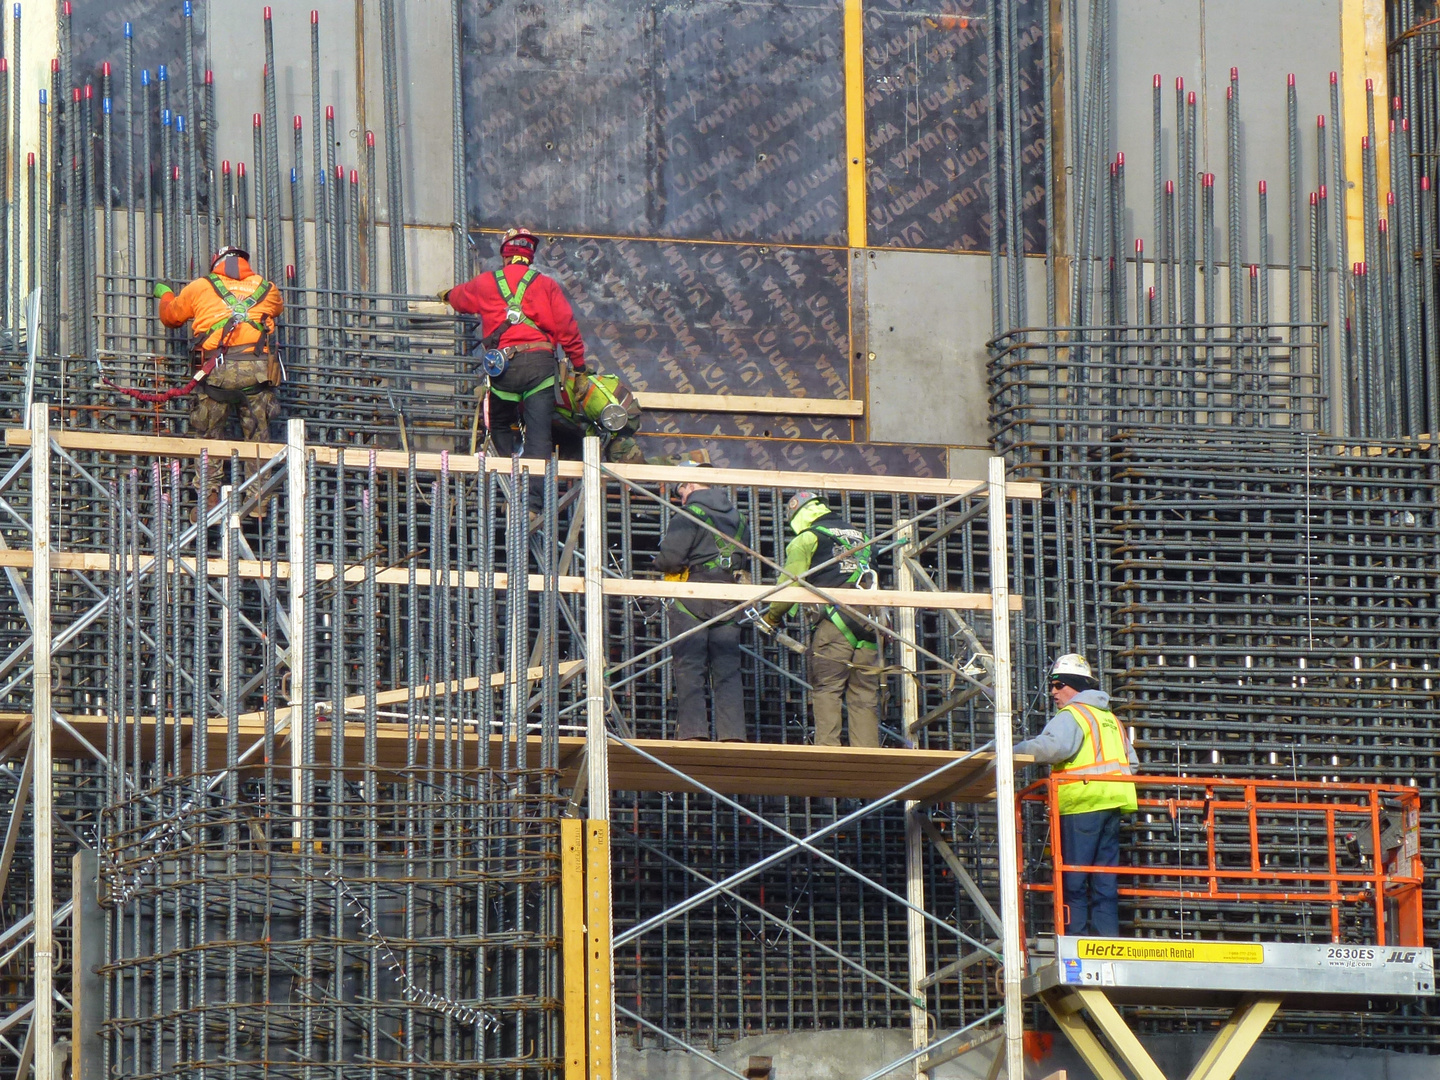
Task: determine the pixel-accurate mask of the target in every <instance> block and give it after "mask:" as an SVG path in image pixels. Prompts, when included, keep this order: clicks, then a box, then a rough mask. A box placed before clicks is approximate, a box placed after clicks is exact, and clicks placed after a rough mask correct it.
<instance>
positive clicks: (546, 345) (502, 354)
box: [480, 266, 555, 426]
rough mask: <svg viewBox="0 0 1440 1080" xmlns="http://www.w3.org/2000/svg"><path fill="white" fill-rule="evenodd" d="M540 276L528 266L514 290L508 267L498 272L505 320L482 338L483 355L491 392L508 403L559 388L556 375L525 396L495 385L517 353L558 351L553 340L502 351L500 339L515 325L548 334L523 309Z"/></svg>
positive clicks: (511, 346)
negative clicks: (508, 274)
mask: <svg viewBox="0 0 1440 1080" xmlns="http://www.w3.org/2000/svg"><path fill="white" fill-rule="evenodd" d="M539 274H540V271H538V270H536V269H535V268H534V267H533V266H530V267H526V269H525V273H523V274H522V275H520V280H519V281H518V282H516V283H515V288H514V290H511V288H510V282H509V280H507V279H506V277H505V270H504V268H503V267H502V268H501V269H499V270H496V271H495V285H496V287H497V288H499V290H500V299H502V300H504V301H505V321H504V322H502V323H501V324H500V325H499V326H497V327H496V328H495V329H494V330H492V331H491V332H490V333H489V334H486V335H485V337H484V338H483V339H481V341H480V355H481V363H482V364H483V366H484V368H485V374H486V375H487V376H489V377H490V379H491V380H492V382H491V385H490V388H489V389H490V392H491V393H492V394H494V395H495V396H496V397H498V398H501V399H502V400H504V401H516V402H518V401H524V400H525V399H526V398H528V397H532V396H533V395H535V394H538V393H539V392H540V391H542V390H549V389H551V388H552V387H554V385H555V376H553V375H551V376H550V377H549V378H547V379H545V380H544V381H543V382H541V383H539V384H538V385H536V386H532V387H531V388H530V389H529V390H526V391H524V392H523V393H517V392H515V391H511V390H501V389H500V388H499V387H498V386H495V385H494V382H493V380H495V379H498V378H499V377H500V376H501V375H503V374H505V369H506V368H507V367H508V366H509V365H510V361H511V360H512V359H514V358H515V356H516V354H517V353H522V352H537V351H540V350H542V349H543V350H545V351H547V352H554V351H555V346H554V344H553V343H551V342H550V341H543V342H541V341H537V342H531V343H526V344H524V345H507V346H506V347H505V348H503V349H501V348H498V346H499V344H500V339H501V338H502V337H503V336H504V334H505V331H506V330H509V329H510V327H512V326H529V327H532V328H533V329H535V330H537V331H539V332H540V333H542V334H543V333H545V331H543V330H541V329H540V327H539V325H538V324H537V323H536V322H535V320H534V319H532V318H530V316H529V315H526V314H525V312H524V310H523V309H522V308H521V304H523V303H524V302H525V292H526V290H527V289H529V288H530V283H531V282H532V281H534V280H535V279H536V277H538V276H539ZM486 419H487V422H488V419H489V417H486ZM487 426H488V423H487Z"/></svg>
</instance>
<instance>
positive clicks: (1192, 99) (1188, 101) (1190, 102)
mask: <svg viewBox="0 0 1440 1080" xmlns="http://www.w3.org/2000/svg"><path fill="white" fill-rule="evenodd" d="M1185 104H1186V105H1194V104H1195V91H1194V90H1191V91H1190V96H1189V97H1187V98H1186V99H1185Z"/></svg>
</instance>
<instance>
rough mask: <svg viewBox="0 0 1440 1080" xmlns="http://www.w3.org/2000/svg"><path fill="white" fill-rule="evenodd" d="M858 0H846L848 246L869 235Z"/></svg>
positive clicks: (862, 26)
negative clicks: (867, 227) (867, 226)
mask: <svg viewBox="0 0 1440 1080" xmlns="http://www.w3.org/2000/svg"><path fill="white" fill-rule="evenodd" d="M863 14H864V13H863V11H862V9H861V6H860V0H845V166H846V168H845V172H846V190H847V192H848V201H849V211H850V214H849V221H850V228H849V233H850V246H851V247H852V248H858V247H864V246H865V242H866V240H867V238H868V233H867V229H866V216H867V211H866V207H865V190H866V189H865V20H864V18H863Z"/></svg>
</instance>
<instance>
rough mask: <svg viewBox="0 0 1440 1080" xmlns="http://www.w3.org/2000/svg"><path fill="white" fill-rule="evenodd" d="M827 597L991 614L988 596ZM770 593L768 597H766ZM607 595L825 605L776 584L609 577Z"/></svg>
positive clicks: (1014, 602)
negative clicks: (777, 588) (987, 612)
mask: <svg viewBox="0 0 1440 1080" xmlns="http://www.w3.org/2000/svg"><path fill="white" fill-rule="evenodd" d="M825 593H826V595H827V596H832V597H834V598H835V599H836V600H837V601H839V602H840V603H844V604H854V605H856V606H877V607H903V608H922V609H926V610H935V611H939V610H952V611H989V610H990V594H989V593H955V592H951V593H936V592H919V591H901V590H899V589H826V590H825ZM767 594H768V595H767ZM605 595H606V596H654V597H660V598H663V599H681V600H684V599H690V598H694V599H705V600H729V601H730V602H731V603H739V602H741V601H742V600H757V599H759V598H760V597H762V596H764V597H765V602H766V603H767V604H769V603H777V602H778V603H789V604H823V603H825V602H826V601H824V600H821V599H820V598H819V597H817V596H816V595H815V594H814V593H812V592H811V591H810V590H809V589H806V588H805V587H804V586H801V585H787V586H786V587H785V588H783V589H780V590H778V591H777V590H775V587H774V586H773V585H727V584H725V583H724V582H718V581H640V580H633V579H625V578H606V579H605ZM1021 602H1022V598H1021V597H1018V596H1012V597H1011V598H1010V609H1011V610H1012V611H1019V610H1020V608H1021Z"/></svg>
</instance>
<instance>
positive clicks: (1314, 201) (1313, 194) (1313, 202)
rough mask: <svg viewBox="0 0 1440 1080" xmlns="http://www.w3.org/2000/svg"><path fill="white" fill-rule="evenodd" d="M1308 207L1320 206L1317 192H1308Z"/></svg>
mask: <svg viewBox="0 0 1440 1080" xmlns="http://www.w3.org/2000/svg"><path fill="white" fill-rule="evenodd" d="M1310 205H1311V206H1319V205H1320V193H1319V192H1318V191H1312V192H1310Z"/></svg>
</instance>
